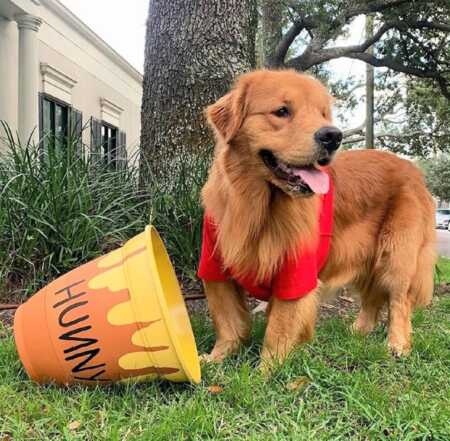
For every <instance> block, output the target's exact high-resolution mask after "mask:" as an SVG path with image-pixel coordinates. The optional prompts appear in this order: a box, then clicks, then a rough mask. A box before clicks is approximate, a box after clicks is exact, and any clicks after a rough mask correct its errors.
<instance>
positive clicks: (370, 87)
mask: <svg viewBox="0 0 450 441" xmlns="http://www.w3.org/2000/svg"><path fill="white" fill-rule="evenodd" d="M372 37H373V16H372V15H366V39H368V38H372ZM367 52H368V53H369V54H373V46H371V47H369V48H368V49H367ZM374 89H375V83H374V69H373V66H372V65H371V64H369V63H366V149H373V148H374V135H373V126H374V123H373V112H374Z"/></svg>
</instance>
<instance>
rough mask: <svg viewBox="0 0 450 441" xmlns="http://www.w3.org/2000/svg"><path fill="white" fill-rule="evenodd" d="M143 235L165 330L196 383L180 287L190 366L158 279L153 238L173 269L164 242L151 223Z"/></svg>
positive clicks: (197, 368)
mask: <svg viewBox="0 0 450 441" xmlns="http://www.w3.org/2000/svg"><path fill="white" fill-rule="evenodd" d="M144 235H145V246H146V249H147V251H148V254H149V255H150V265H151V269H152V272H153V274H154V275H155V276H156V277H155V288H156V290H155V291H156V298H157V299H158V303H159V306H160V308H161V313H162V316H163V319H164V322H165V323H166V329H167V332H168V334H169V337H170V340H171V342H172V344H173V346H174V348H175V352H176V355H177V358H178V361H179V362H180V364H181V366H182V368H183V370H184V372H185V374H186V377H187V379H188V380H189V381H190V382H192V383H195V384H198V383H200V381H201V368H200V359H199V356H198V349H197V343H196V341H195V337H194V332H193V330H192V325H191V322H190V319H189V315H188V312H187V309H186V304H185V302H184V299H183V295H182V293H181V289H180V296H181V299H180V300H181V305H182V307H183V309H184V313H185V314H186V315H187V317H188V320H187V321H188V324H189V330H188V331H189V334H190V337H191V341H192V345H193V346H192V350H193V351H194V353H195V355H196V357H195V365H194V366H191V365H190V364H189V363H188V362H187V361H186V359H185V357H183V348H182V346H181V342H180V341H179V338H178V336H177V334H176V332H175V331H174V329H175V326H174V324H173V317H172V315H171V313H170V311H169V307H168V306H167V301H166V298H165V296H164V289H163V285H162V282H161V279H160V274H159V271H158V270H157V263H156V259H155V253H154V245H155V240H156V241H159V242H160V244H161V246H162V250H163V253H164V255H165V257H166V258H167V260H168V263H169V264H170V266H171V269H172V271H174V269H173V265H172V262H171V260H170V257H169V255H168V253H167V250H166V247H165V246H164V242H163V241H162V239H161V236H160V235H159V233H158V231H157V229H156V228H155V227H154V226H153V225H147V226H146V227H145V231H144ZM174 276H175V275H174ZM175 279H176V276H175ZM176 282H177V285H178V286H179V282H178V280H177V279H176Z"/></svg>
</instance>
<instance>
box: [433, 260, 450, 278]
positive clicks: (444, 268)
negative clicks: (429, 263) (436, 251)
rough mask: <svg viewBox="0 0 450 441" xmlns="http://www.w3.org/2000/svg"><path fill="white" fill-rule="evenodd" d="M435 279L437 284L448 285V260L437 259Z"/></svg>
mask: <svg viewBox="0 0 450 441" xmlns="http://www.w3.org/2000/svg"><path fill="white" fill-rule="evenodd" d="M436 278H437V280H436V281H437V282H438V283H450V259H447V258H446V257H440V258H439V261H438V264H437V271H436Z"/></svg>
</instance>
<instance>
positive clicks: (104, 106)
mask: <svg viewBox="0 0 450 441" xmlns="http://www.w3.org/2000/svg"><path fill="white" fill-rule="evenodd" d="M100 109H101V117H102V120H103V121H105V122H107V123H108V124H111V125H113V126H115V127H120V115H121V113H122V112H123V109H122V107H120V106H118V105H117V104H114V103H113V102H112V101H110V100H108V99H107V98H100Z"/></svg>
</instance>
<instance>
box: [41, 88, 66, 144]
mask: <svg viewBox="0 0 450 441" xmlns="http://www.w3.org/2000/svg"><path fill="white" fill-rule="evenodd" d="M68 114H69V108H68V106H67V105H64V104H62V103H61V102H57V101H55V100H52V99H50V98H48V97H43V99H42V134H41V139H42V140H43V148H44V151H47V150H48V147H49V146H65V145H66V144H67V135H68V132H69V117H68Z"/></svg>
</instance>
